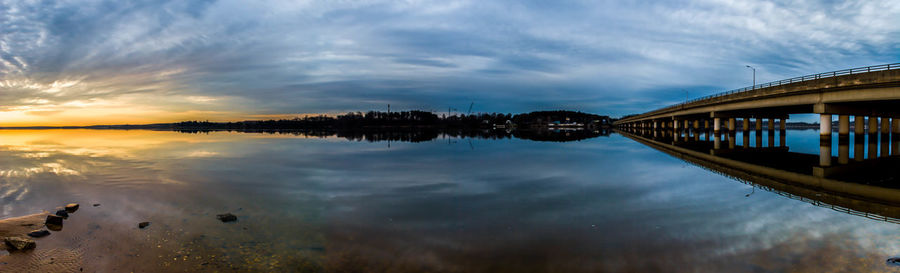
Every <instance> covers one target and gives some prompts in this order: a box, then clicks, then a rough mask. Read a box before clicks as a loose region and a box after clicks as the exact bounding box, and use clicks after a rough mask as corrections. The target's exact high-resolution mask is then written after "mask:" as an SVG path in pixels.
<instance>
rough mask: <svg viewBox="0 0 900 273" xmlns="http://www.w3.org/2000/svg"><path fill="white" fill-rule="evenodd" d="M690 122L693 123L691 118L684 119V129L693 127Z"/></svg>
mask: <svg viewBox="0 0 900 273" xmlns="http://www.w3.org/2000/svg"><path fill="white" fill-rule="evenodd" d="M690 124H691V121H690V120H684V129H685V130H687V129H690V128H691V125H690Z"/></svg>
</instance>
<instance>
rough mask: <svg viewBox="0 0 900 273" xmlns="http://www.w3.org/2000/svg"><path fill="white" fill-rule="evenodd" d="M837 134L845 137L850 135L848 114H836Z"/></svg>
mask: <svg viewBox="0 0 900 273" xmlns="http://www.w3.org/2000/svg"><path fill="white" fill-rule="evenodd" d="M838 135H839V136H841V137H846V136H848V135H850V116H848V115H839V116H838Z"/></svg>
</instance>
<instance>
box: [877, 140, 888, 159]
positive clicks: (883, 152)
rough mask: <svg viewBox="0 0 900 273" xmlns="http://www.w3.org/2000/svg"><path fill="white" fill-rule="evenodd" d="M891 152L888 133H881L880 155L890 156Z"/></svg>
mask: <svg viewBox="0 0 900 273" xmlns="http://www.w3.org/2000/svg"><path fill="white" fill-rule="evenodd" d="M890 154H891V142H890V138H889V137H887V135H881V155H879V156H878V157H888V155H890Z"/></svg>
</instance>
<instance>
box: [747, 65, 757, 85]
mask: <svg viewBox="0 0 900 273" xmlns="http://www.w3.org/2000/svg"><path fill="white" fill-rule="evenodd" d="M747 68H750V69H753V87H752V88H751V89H756V68H753V67H752V66H749V65H748V66H747Z"/></svg>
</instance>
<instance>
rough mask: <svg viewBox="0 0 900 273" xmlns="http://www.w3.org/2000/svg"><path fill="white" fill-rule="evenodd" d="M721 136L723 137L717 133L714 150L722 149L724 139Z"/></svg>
mask: <svg viewBox="0 0 900 273" xmlns="http://www.w3.org/2000/svg"><path fill="white" fill-rule="evenodd" d="M721 136H722V135H720V134H719V133H716V136H715V137H713V138H714V140H713V149H716V150H718V149H720V148H722V137H721Z"/></svg>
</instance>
